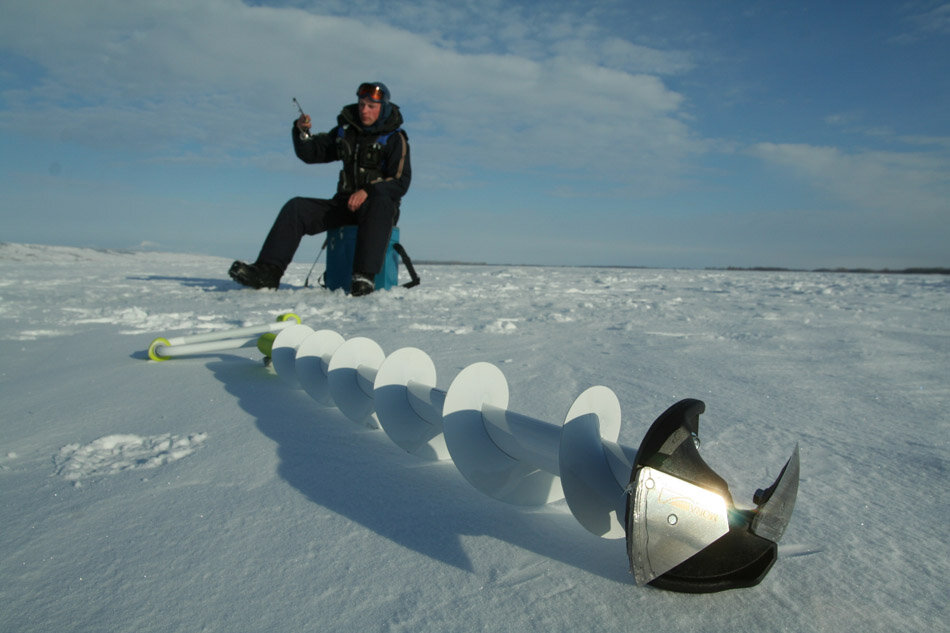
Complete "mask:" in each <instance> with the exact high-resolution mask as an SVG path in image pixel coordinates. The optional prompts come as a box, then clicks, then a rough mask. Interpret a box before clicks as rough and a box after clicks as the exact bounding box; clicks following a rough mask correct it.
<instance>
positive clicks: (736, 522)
mask: <svg viewBox="0 0 950 633" xmlns="http://www.w3.org/2000/svg"><path fill="white" fill-rule="evenodd" d="M705 408H706V407H705V405H704V404H703V403H702V402H701V401H699V400H683V401H680V402H678V403H676V404H674V405H673V406H672V407H670V408H669V409H667V410H666V411H665V412H664V413H663V414H662V415H661V416H660V417H659V418H657V420H656V421H655V422H654V423H653V425H652V426H651V427H650V429H649V430H648V431H647V434H646V435H645V436H644V438H643V441H642V442H641V444H640V448H639V450H638V451H637V457H636V460H635V461H634V465H633V471H632V473H631V476H630V484H629V485H628V487H627V492H628V497H627V516H626V527H627V555H628V556H629V558H630V568H631V571H632V572H633V574H634V577H635V578H636V581H637V583H638V584H646V583H649V584H651V585H652V586H654V587H658V588H660V589H668V590H670V591H681V592H688V593H708V592H713V591H723V590H725V589H735V588H738V587H750V586H753V585H756V584H758V583H759V582H760V581H761V580H762V578H764V577H765V575H766V574H767V573H768V572H769V570H770V569H771V568H772V565H773V564H774V563H775V559H776V557H777V554H778V545H777V543H778V540H779V538H780V537H781V535H782V532H784V530H785V526H786V525H788V521H789V519H790V518H791V512H792V509H793V508H794V505H795V496H796V494H797V490H798V450H797V448H796V451H795V452H794V453H793V454H792V457H791V459H789V461H788V463H787V464H786V465H785V468H783V470H782V473H781V474H780V475H779V477H778V479H776V481H775V483H773V484H772V486H770V487H769V488H767V489H765V490H759V491H757V493H756V496H755V503H756V505H757V506H758V508H757V509H755V510H752V511H743V510H738V509H737V508H736V507H735V505H734V504H733V501H732V496H731V495H730V493H729V487H728V485H727V484H726V482H725V480H724V479H722V477H720V476H719V475H717V474H716V473H715V472H714V471H713V470H712V468H710V467H709V465H708V464H706V462H704V461H703V459H702V457H700V455H699V450H698V443H699V416H700V414H702V413H703V411H705Z"/></svg>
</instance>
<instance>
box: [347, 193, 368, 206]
mask: <svg viewBox="0 0 950 633" xmlns="http://www.w3.org/2000/svg"><path fill="white" fill-rule="evenodd" d="M367 198H369V194H368V193H366V191H365V190H363V189H360V190H359V191H357V192H356V193H354V194H353V195H351V196H350V199H349V201H348V202H347V203H346V206H347V207H348V208H349V209H350V211H356V210H357V209H359V208H360V207H361V206H363V203H364V202H366V199H367Z"/></svg>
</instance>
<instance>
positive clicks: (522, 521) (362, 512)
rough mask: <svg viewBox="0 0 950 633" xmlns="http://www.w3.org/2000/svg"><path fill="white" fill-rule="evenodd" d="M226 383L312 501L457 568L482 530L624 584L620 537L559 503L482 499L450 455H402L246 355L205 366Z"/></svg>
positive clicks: (465, 564)
mask: <svg viewBox="0 0 950 633" xmlns="http://www.w3.org/2000/svg"><path fill="white" fill-rule="evenodd" d="M208 367H209V368H210V369H211V370H212V371H213V372H214V375H215V377H216V378H217V379H218V380H220V381H221V382H222V383H223V384H224V386H225V389H226V390H227V391H228V392H229V393H231V394H232V395H234V396H235V397H237V398H238V401H239V404H240V406H241V408H242V409H244V410H245V411H246V412H248V413H249V414H250V415H252V416H253V417H254V418H255V419H256V424H257V427H258V428H259V429H260V431H261V432H262V433H264V435H266V436H267V437H269V438H271V439H272V440H274V441H275V442H276V443H277V446H278V456H279V458H280V465H279V467H278V474H279V475H280V476H281V478H283V479H284V480H285V481H286V482H287V483H289V484H290V485H291V486H293V487H294V488H296V489H297V490H299V491H300V492H301V493H303V494H304V495H305V496H306V497H307V498H308V499H310V500H311V501H313V502H314V503H316V504H318V505H320V506H322V507H325V508H327V509H329V510H332V511H333V512H336V513H338V514H340V515H342V516H344V517H346V518H348V519H350V520H352V521H355V522H357V523H359V524H360V525H362V526H364V527H366V528H367V529H369V530H372V531H373V532H375V533H376V534H379V535H380V536H383V537H385V538H387V539H390V540H391V541H393V542H395V543H398V544H400V545H402V546H404V547H407V548H409V549H411V550H414V551H416V552H418V553H420V554H423V555H425V556H428V557H430V558H432V559H435V560H438V561H441V562H444V563H446V564H449V565H452V566H454V567H457V568H459V569H463V570H466V571H474V568H475V566H474V565H473V562H472V560H471V559H470V558H469V555H468V553H467V552H466V551H465V548H464V547H463V544H462V537H464V536H489V537H492V538H496V539H498V540H501V541H505V542H507V543H511V544H513V545H516V546H518V547H521V548H523V549H525V550H529V551H532V552H535V553H537V554H539V555H541V556H544V557H548V558H551V559H554V560H558V561H561V562H563V563H566V564H568V565H571V566H574V567H577V568H579V569H582V570H584V571H587V572H589V573H591V574H594V575H598V576H602V577H605V578H607V579H610V580H615V581H618V582H623V583H631V584H632V579H631V577H630V575H629V573H628V570H627V558H626V551H625V544H624V541H623V540H605V539H601V538H598V537H596V536H594V535H592V534H589V533H588V532H587V531H585V530H584V529H583V528H582V527H581V526H580V525H579V524H578V523H577V521H576V520H575V519H574V517H573V516H572V515H571V514H570V512H568V511H567V510H566V509H564V508H561V507H557V506H554V507H551V506H547V507H543V508H540V509H525V508H520V507H518V506H513V505H509V504H506V503H503V502H501V501H497V500H494V499H491V498H490V497H487V496H484V495H482V494H481V493H479V492H478V491H477V490H475V489H474V488H472V487H471V486H469V485H468V483H467V482H466V481H465V479H464V478H463V477H462V475H461V474H460V473H459V472H458V470H456V468H455V466H454V464H453V463H452V462H451V461H442V462H435V461H426V460H422V459H420V458H418V457H416V456H413V455H410V454H408V453H405V452H403V451H402V450H401V449H399V448H398V447H397V446H396V445H395V444H393V443H392V442H391V441H390V440H389V438H388V437H387V436H386V434H385V433H384V432H383V431H382V430H370V429H368V428H366V427H361V426H360V425H358V424H355V423H353V422H352V421H350V420H349V419H348V418H346V417H344V415H343V414H342V413H341V412H340V411H339V410H338V409H336V408H332V407H324V406H322V405H320V404H319V403H317V402H316V401H314V400H313V399H311V398H310V397H309V396H308V395H307V393H306V392H305V391H303V390H301V389H293V388H291V387H289V386H288V385H287V384H285V383H284V381H283V380H281V379H280V378H279V377H278V376H277V375H275V374H274V373H273V372H271V371H269V370H267V369H266V368H264V367H263V366H262V365H260V364H257V363H250V362H247V361H246V359H238V358H233V357H232V358H229V359H227V360H220V361H215V362H210V363H209V364H208Z"/></svg>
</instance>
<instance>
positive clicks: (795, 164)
mask: <svg viewBox="0 0 950 633" xmlns="http://www.w3.org/2000/svg"><path fill="white" fill-rule="evenodd" d="M751 153H752V154H753V155H755V156H757V157H759V158H761V159H763V160H765V161H767V162H769V163H772V164H775V165H778V166H781V167H784V168H788V169H790V170H791V171H792V172H793V173H794V174H795V175H797V176H799V177H800V178H804V179H805V180H807V181H809V182H810V183H812V184H813V185H815V186H818V187H820V188H822V189H824V190H826V191H829V192H831V193H832V194H834V195H835V196H836V197H838V198H839V199H842V200H845V201H848V202H850V203H853V204H857V205H859V206H860V207H862V208H864V209H873V210H877V211H884V212H887V213H890V214H895V215H896V217H902V218H903V219H904V220H906V221H912V220H914V219H918V220H924V219H930V220H933V219H939V218H941V217H942V218H944V219H945V220H946V219H950V202H948V201H950V160H948V159H947V156H945V155H943V156H942V155H940V154H924V153H914V152H893V151H873V150H863V151H854V152H850V153H849V152H844V151H842V150H841V149H839V148H836V147H820V146H814V145H805V144H791V143H783V144H780V143H759V144H757V145H755V146H754V147H752V148H751Z"/></svg>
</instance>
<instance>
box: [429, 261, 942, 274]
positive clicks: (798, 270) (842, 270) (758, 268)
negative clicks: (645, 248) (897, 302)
mask: <svg viewBox="0 0 950 633" xmlns="http://www.w3.org/2000/svg"><path fill="white" fill-rule="evenodd" d="M416 264H417V265H422V266H425V265H426V264H430V265H437V266H528V267H532V266H533V267H550V268H573V266H567V265H557V264H500V263H490V262H463V261H439V260H418V261H416ZM577 268H637V269H641V268H642V269H653V268H657V267H653V266H623V265H609V264H604V265H581V266H577ZM704 270H733V271H756V272H777V273H873V274H883V275H950V268H902V269H901V270H891V269H890V268H883V269H873V268H781V267H778V266H749V267H742V266H727V267H725V268H722V267H715V266H710V267H707V268H705V269H704Z"/></svg>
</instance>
